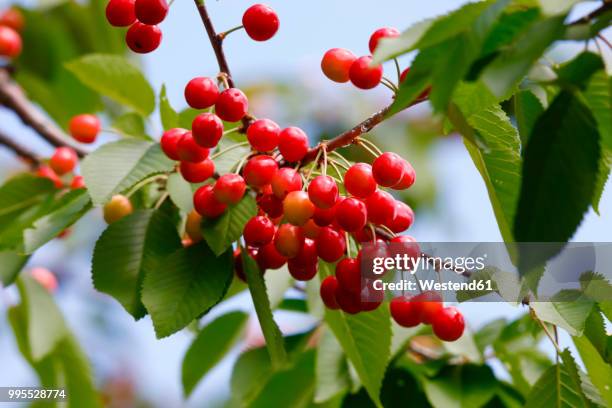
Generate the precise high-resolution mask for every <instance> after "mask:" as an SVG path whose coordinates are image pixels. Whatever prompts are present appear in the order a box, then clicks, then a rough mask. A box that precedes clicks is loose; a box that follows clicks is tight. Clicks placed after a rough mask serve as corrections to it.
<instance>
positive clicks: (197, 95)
mask: <svg viewBox="0 0 612 408" xmlns="http://www.w3.org/2000/svg"><path fill="white" fill-rule="evenodd" d="M217 98H219V88H218V87H217V84H216V83H215V81H214V80H213V79H212V78H207V77H196V78H193V79H192V80H191V81H189V82H187V85H186V86H185V100H186V101H187V104H188V105H189V106H191V107H192V108H193V109H206V108H210V107H211V106H213V105H214V104H215V102H217Z"/></svg>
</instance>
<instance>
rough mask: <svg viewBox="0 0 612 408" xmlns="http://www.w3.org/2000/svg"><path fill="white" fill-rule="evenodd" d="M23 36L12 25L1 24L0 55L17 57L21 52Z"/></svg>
mask: <svg viewBox="0 0 612 408" xmlns="http://www.w3.org/2000/svg"><path fill="white" fill-rule="evenodd" d="M21 47H22V44H21V36H20V35H19V33H18V32H17V31H15V30H13V29H12V28H11V27H7V26H0V56H3V57H8V58H15V57H18V56H19V54H21Z"/></svg>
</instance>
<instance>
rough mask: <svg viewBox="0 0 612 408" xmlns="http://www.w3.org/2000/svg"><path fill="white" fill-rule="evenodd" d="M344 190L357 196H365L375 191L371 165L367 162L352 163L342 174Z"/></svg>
mask: <svg viewBox="0 0 612 408" xmlns="http://www.w3.org/2000/svg"><path fill="white" fill-rule="evenodd" d="M344 186H345V187H346V191H348V192H349V193H350V194H352V195H354V196H355V197H358V198H366V197H368V196H370V195H371V194H372V193H374V191H376V181H375V180H374V176H373V175H372V167H371V166H370V165H369V164H367V163H355V164H353V165H352V166H351V167H350V168H349V169H348V170H347V172H346V174H345V175H344Z"/></svg>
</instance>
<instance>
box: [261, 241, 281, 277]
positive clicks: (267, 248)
mask: <svg viewBox="0 0 612 408" xmlns="http://www.w3.org/2000/svg"><path fill="white" fill-rule="evenodd" d="M255 259H256V260H257V264H258V265H259V267H260V268H261V269H262V270H266V269H278V268H280V267H282V266H283V265H284V264H285V263H286V262H287V258H286V257H284V256H283V255H281V254H280V252H278V251H277V250H276V246H275V244H274V243H273V242H271V243H269V244H267V245H264V246H263V247H261V248H259V251H258V252H257V255H256V257H255Z"/></svg>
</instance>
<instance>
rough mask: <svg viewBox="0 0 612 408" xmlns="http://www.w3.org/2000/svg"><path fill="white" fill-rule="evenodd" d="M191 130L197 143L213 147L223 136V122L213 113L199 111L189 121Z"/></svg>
mask: <svg viewBox="0 0 612 408" xmlns="http://www.w3.org/2000/svg"><path fill="white" fill-rule="evenodd" d="M191 132H192V134H193V138H194V140H195V141H196V143H197V144H199V145H200V146H202V147H208V148H213V147H215V146H217V144H218V143H219V140H221V137H223V122H221V119H219V117H218V116H217V115H215V114H214V113H208V112H205V113H200V114H199V115H198V116H196V117H195V119H194V120H193V122H192V123H191Z"/></svg>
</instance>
